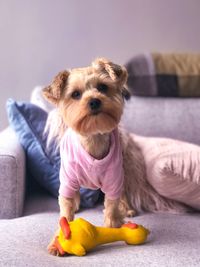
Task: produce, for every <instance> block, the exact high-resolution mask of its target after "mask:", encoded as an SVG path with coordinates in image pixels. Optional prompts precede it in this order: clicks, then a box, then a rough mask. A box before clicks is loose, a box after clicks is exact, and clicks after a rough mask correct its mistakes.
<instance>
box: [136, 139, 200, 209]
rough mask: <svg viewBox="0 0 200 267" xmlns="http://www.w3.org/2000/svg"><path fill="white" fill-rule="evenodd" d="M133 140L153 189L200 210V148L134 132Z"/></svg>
mask: <svg viewBox="0 0 200 267" xmlns="http://www.w3.org/2000/svg"><path fill="white" fill-rule="evenodd" d="M135 141H136V142H137V143H138V144H139V146H140V147H141V149H142V152H143V155H144V159H145V163H146V171H147V179H148V181H149V183H150V184H151V185H152V186H153V187H154V188H155V189H156V191H157V192H158V193H159V194H160V195H162V196H164V197H167V198H169V199H173V200H176V201H179V202H182V203H184V204H186V205H189V206H191V207H193V208H195V209H198V210H200V147H199V146H197V145H194V144H190V143H186V142H182V141H178V140H172V139H168V138H145V137H141V136H136V135H135Z"/></svg>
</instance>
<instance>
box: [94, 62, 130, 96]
mask: <svg viewBox="0 0 200 267" xmlns="http://www.w3.org/2000/svg"><path fill="white" fill-rule="evenodd" d="M92 66H93V67H94V68H96V69H99V70H101V71H104V72H106V73H107V74H108V75H109V76H110V78H111V79H112V80H113V81H115V82H117V83H118V85H119V88H120V90H121V92H122V96H123V97H124V98H125V99H126V100H128V99H129V98H130V96H131V94H130V92H129V90H128V89H127V88H126V82H127V78H128V73H127V70H126V68H125V67H123V66H120V65H118V64H115V63H113V62H111V61H109V60H108V59H106V58H97V59H96V60H95V61H93V62H92Z"/></svg>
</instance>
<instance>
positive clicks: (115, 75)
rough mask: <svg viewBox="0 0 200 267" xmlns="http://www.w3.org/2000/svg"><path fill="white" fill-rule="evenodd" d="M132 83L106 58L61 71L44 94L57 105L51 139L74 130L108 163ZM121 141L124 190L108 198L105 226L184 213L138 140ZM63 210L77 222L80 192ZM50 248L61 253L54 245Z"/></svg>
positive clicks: (124, 138)
mask: <svg viewBox="0 0 200 267" xmlns="http://www.w3.org/2000/svg"><path fill="white" fill-rule="evenodd" d="M126 81H127V71H126V69H125V68H124V67H122V66H119V65H117V64H114V63H112V62H110V61H109V60H107V59H104V58H99V59H96V60H95V61H94V62H92V65H91V66H89V67H86V68H79V69H72V70H69V71H63V72H60V73H59V74H58V75H57V76H56V77H55V78H54V80H53V82H52V84H51V85H50V86H48V87H46V88H45V89H44V96H45V97H46V98H47V99H48V100H49V101H50V102H51V103H53V104H55V105H56V106H57V109H56V110H55V111H54V112H53V113H52V114H51V115H50V118H49V123H48V127H49V129H50V134H49V138H50V139H51V138H52V137H54V138H55V136H57V138H58V140H59V139H61V138H62V136H63V135H64V133H65V131H66V129H67V128H68V127H69V128H71V129H73V131H74V132H75V133H76V134H77V136H78V138H79V140H80V143H81V145H82V147H83V148H84V149H85V151H87V153H88V154H89V155H91V156H92V157H93V158H95V159H98V160H101V159H103V158H104V157H105V156H106V155H107V154H108V153H109V149H110V143H111V141H110V140H111V137H110V136H111V133H112V131H113V130H114V129H116V128H119V127H118V126H119V122H120V119H121V116H122V113H123V108H124V99H128V98H129V97H130V93H129V91H128V90H127V89H126V87H125V85H126ZM91 103H92V104H91ZM119 138H120V144H121V147H122V155H123V162H122V164H123V171H124V182H123V191H122V193H121V197H120V198H118V199H115V200H113V199H109V198H108V197H107V196H106V195H105V211H104V217H105V220H104V224H105V225H106V226H108V227H119V226H121V224H122V223H123V218H124V217H125V216H133V215H134V213H135V211H140V210H149V211H166V210H168V211H169V210H171V211H175V212H176V211H177V212H179V211H182V210H183V209H184V208H183V207H182V206H181V205H179V204H178V203H176V202H175V201H173V200H169V199H166V198H164V197H161V196H160V195H159V194H158V193H157V192H156V191H155V190H154V188H153V187H152V186H151V185H150V184H149V183H148V181H147V179H146V170H145V162H144V158H143V155H142V152H141V148H140V146H139V145H138V143H137V142H136V141H135V140H134V136H133V135H131V134H129V133H127V132H125V131H123V130H121V129H119ZM61 158H62V155H61ZM59 205H60V215H61V216H65V217H66V218H67V219H68V220H69V221H70V220H73V218H74V212H75V211H76V210H77V209H78V207H79V194H78V192H77V193H76V196H75V197H73V198H66V197H64V196H62V195H60V196H59ZM48 249H49V252H50V253H52V254H57V250H56V248H55V246H54V240H53V241H52V242H51V243H50V245H49V247H48Z"/></svg>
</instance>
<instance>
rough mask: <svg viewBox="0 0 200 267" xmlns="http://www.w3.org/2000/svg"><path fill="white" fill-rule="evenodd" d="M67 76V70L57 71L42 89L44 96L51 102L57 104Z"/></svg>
mask: <svg viewBox="0 0 200 267" xmlns="http://www.w3.org/2000/svg"><path fill="white" fill-rule="evenodd" d="M68 76H69V72H68V71H66V70H65V71H62V72H59V73H58V74H57V75H56V77H55V78H54V79H53V81H52V83H51V84H50V85H49V86H47V87H45V88H44V89H43V95H44V97H45V98H46V99H47V100H48V101H49V102H50V103H52V104H54V105H57V104H58V102H59V100H60V99H61V96H62V93H63V91H64V88H65V86H66V84H67V79H68Z"/></svg>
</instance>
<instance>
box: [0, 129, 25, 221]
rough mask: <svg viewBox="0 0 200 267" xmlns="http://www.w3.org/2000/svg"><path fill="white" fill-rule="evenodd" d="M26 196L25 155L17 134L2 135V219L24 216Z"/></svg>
mask: <svg viewBox="0 0 200 267" xmlns="http://www.w3.org/2000/svg"><path fill="white" fill-rule="evenodd" d="M24 196H25V155H24V151H23V149H22V147H21V146H20V144H19V142H18V141H17V137H16V135H15V133H14V132H13V131H12V130H11V129H10V128H8V129H6V130H4V131H3V132H1V133H0V219H11V218H16V217H19V216H21V215H22V212H23V207H24Z"/></svg>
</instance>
